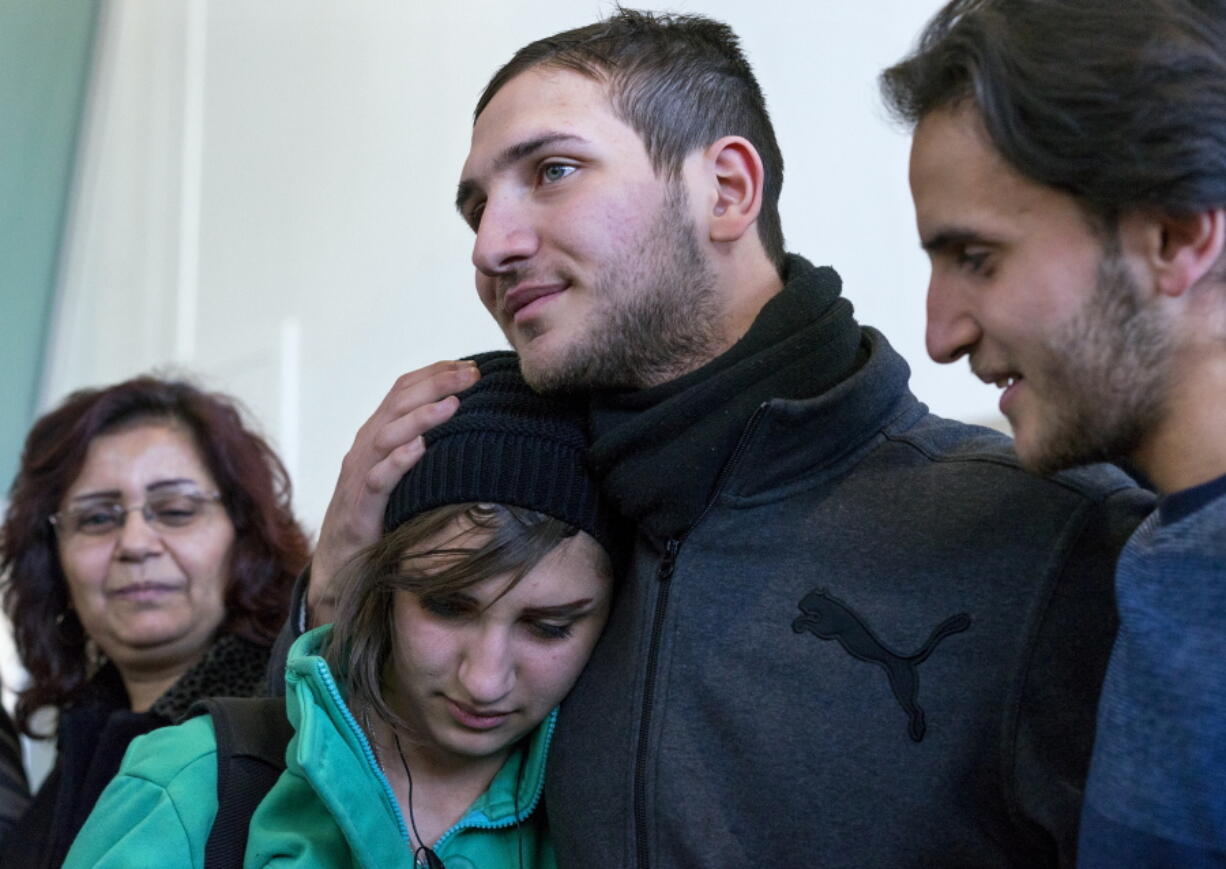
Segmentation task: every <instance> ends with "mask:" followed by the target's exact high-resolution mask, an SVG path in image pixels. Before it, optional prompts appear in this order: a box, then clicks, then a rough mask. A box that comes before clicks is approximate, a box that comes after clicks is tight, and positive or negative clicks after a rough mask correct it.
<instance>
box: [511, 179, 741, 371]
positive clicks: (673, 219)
mask: <svg viewBox="0 0 1226 869" xmlns="http://www.w3.org/2000/svg"><path fill="white" fill-rule="evenodd" d="M590 291H591V292H592V295H593V298H594V299H595V300H596V301H595V304H594V306H593V309H592V310H591V312H590V313H589V322H588V324H587V331H586V333H579V334H577V335H576V336H575V337H574V338H573V340H572V341H571V343H570V344H569V345H568V346H566V347H564V348H562V349H561V351H560V352H559V354H558V355H557V356H556V357H554V358H553V359H550V360H537V359H534V358H533V357H532V355H531V353H525V354H522V356H521V364H522V368H523V374H524V379H525V380H526V381H527V382H528V384H529V385H530V386H531V387H532V388H533V389H535V390H536V391H538V392H543V393H573V392H582V391H588V390H593V389H642V388H645V387H649V386H654V385H656V384H660V383H666V382H668V381H669V380H673V379H675V378H677V377H679V376H681V375H682V374H685V373H686V372H688V371H692V370H693V369H695V368H697V367H699V366H700V365H703V364H705V363H706V362H708V361H710V360H711V359H712V358H714V357H715V356H716V355H717V354H718V353H719V352H720V351H721V350H722V346H721V341H722V335H723V329H722V328H721V326H722V323H721V320H722V309H721V306H720V304H719V300H718V298H717V295H716V291H715V272H714V269H713V268H712V266H711V263H710V262H709V261H708V260H707V258H706V256H705V254H704V253H703V251H702V249H701V247H700V246H699V243H698V237H697V232H696V229H695V226H694V222H693V220H691V219H690V217H689V212H688V207H687V197H686V193H685V189H684V188H683V187H682V186H681V185H680V184H679V183H674V184H670V186H669V190H668V193H667V195H666V196H665V199H664V201H663V202H662V203H661V205H660V209H659V211H658V212H657V214H656V218H655V219H654V220H653V221H652V222H651V223H650V224H649V226H648V228H647V230H646V231H645V232H644V233H643V235H642V237H641V238H640V239H638V243H637V244H627V245H626V246H625V248H624V249H623V250H622V251H621V252H620V255H619V256H618V257H617V258H616V259H615V260H613V261H612V262H609V263H607V264H606V265H605V267H604V268H603V270H602V272H601V274H600V276H599V278H598V279H597V281H596V282H595V283H594V285H593V286H592V287H591V288H590Z"/></svg>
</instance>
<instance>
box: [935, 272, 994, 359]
mask: <svg viewBox="0 0 1226 869" xmlns="http://www.w3.org/2000/svg"><path fill="white" fill-rule="evenodd" d="M980 337H981V332H980V328H979V324H978V323H977V322H976V320H975V318H974V316H973V315H972V313H971V310H970V307H969V306H968V305H967V304H966V300H965V299H964V297H963V292H962V291H961V290H960V289H958V288H956V287H953V286H951V285H950V282H949V281H948V280H943V279H942V278H941V277H940V276H939V275H938V274H937V272H936V271H935V270H934V271H933V273H932V277H931V279H930V280H929V282H928V328H927V332H926V335H925V338H926V342H927V345H928V355H929V356H931V357H932V358H933V360H934V361H936V362H942V363H945V362H954V361H956V360H958V359H960V358H961V357H963V356H965V355H966V354H968V353H970V352H971V350H973V349H974V347H975V345H976V344H977V343H979V339H980Z"/></svg>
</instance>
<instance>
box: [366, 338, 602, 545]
mask: <svg viewBox="0 0 1226 869" xmlns="http://www.w3.org/2000/svg"><path fill="white" fill-rule="evenodd" d="M469 358H470V359H472V360H473V361H474V362H476V363H477V368H478V369H479V370H480V371H481V379H480V380H478V381H477V382H476V384H474V385H473V386H471V387H469V388H468V389H466V390H465V391H464V392H461V393H460V395H459V398H460V407H459V409H458V410H457V411H456V412H455V415H454V416H452V417H451V419H449V420H447V422H445V423H443V424H442V425H440V426H438V427H437V428H434V429H431V430H430V431H428V432H426V434H425V441H426V451H425V454H424V455H423V456H422V458H421V460H420V461H418V463H417V464H416V465H414V466H413V467H412V468H410V469H409V471H408V472H407V473H406V474H405V475H404V476H403V477H402V478H401V480H400V482H399V483H397V484H396V488H395V489H393V490H392V494H391V497H390V499H389V500H388V503H387V512H386V513H384V515H383V528H384V530H385V531H391V530H392V529H393V528H396V527H397V526H399V525H401V524H403V523H404V522H407V521H408V520H409V519H412V518H413V517H414V516H416V515H418V514H419V513H424V512H425V511H427V510H432V509H434V508H435V507H442V506H444V505H446V504H461V503H465V502H468V501H473V502H478V503H494V504H509V505H511V506H514V507H523V508H524V509H527V510H536V511H537V512H539V513H545V514H546V515H549V516H552V517H554V518H555V519H560V520H562V521H563V522H565V523H567V524H568V525H573V526H575V527H576V528H579V529H580V530H582V531H586V532H587V533H588V534H590V535H592V537H594V538H596V541H597V542H598V543H600V545H601V546H603V547H604V548H605V551H607V552H608V553H609V554H610V555H614V554H615V553H616V551H617V532H616V526H615V522H614V521H613V517H612V516H611V514H610V513H609V511H608V510H607V508H606V507H605V506H604V505H603V503H602V502H601V499H600V493H599V490H598V488H597V486H596V482H595V480H594V479H593V478H592V476H591V474H589V473H588V470H587V465H586V463H585V454H586V452H587V407H586V404H585V403H583V402H581V401H574V400H567V399H559V398H546V397H544V396H541V395H537V394H536V393H535V392H533V391H532V390H531V389H530V388H529V387H528V384H527V383H525V382H524V379H523V377H522V376H521V375H520V373H519V357H518V356H516V355H515V354H514V353H512V352H510V351H505V350H502V351H494V352H492V353H480V354H478V355H476V356H471V357H469Z"/></svg>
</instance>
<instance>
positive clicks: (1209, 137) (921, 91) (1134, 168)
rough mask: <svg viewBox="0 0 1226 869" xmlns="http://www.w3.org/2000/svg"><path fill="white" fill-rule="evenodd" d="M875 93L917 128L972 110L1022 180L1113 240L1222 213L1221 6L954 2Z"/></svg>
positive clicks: (1225, 9) (1224, 97) (1225, 172)
mask: <svg viewBox="0 0 1226 869" xmlns="http://www.w3.org/2000/svg"><path fill="white" fill-rule="evenodd" d="M881 86H882V92H883V94H884V96H885V99H886V102H887V104H888V105H889V106H890V108H891V109H892V111H893V112H894V113H895V115H896V116H897V117H899V118H900V119H901V120H903V121H904V122H907V123H909V124H912V125H914V124H917V123H919V121H920V120H921V119H922V118H923V117H924V116H925V115H927V114H929V113H930V112H932V111H934V110H936V109H940V108H942V107H946V106H956V105H957V104H958V103H960V102H963V101H969V102H970V103H971V104H972V105H973V108H975V109H976V110H977V112H978V114H979V116H980V117H981V118H982V121H983V126H984V128H985V129H986V132H987V135H988V139H989V140H990V142H991V143H992V145H993V146H994V147H995V148H996V150H997V151H999V152H1000V154H1001V155H1002V156H1003V157H1004V159H1005V160H1006V161H1007V162H1008V163H1009V164H1010V165H1011V166H1012V167H1013V168H1014V169H1016V170H1017V171H1018V172H1020V173H1021V174H1022V175H1024V176H1026V177H1028V178H1030V179H1031V180H1034V181H1036V182H1038V183H1040V184H1045V185H1048V186H1050V187H1054V188H1057V189H1060V190H1063V191H1065V192H1067V193H1070V194H1071V195H1073V196H1074V197H1075V198H1076V199H1078V200H1079V202H1080V203H1081V204H1082V206H1083V208H1085V209H1086V210H1087V212H1088V213H1089V214H1090V215H1092V216H1093V217H1096V218H1098V219H1099V220H1100V221H1102V222H1103V223H1104V224H1106V225H1107V226H1109V227H1114V225H1115V223H1116V220H1117V218H1118V216H1119V215H1120V213H1122V212H1123V211H1125V210H1128V209H1132V208H1153V209H1156V210H1158V211H1160V212H1163V213H1166V214H1171V215H1186V214H1193V213H1196V212H1199V211H1204V210H1206V209H1210V208H1215V207H1219V206H1222V205H1224V204H1226V2H1224V0H1127V2H1120V0H952V2H950V3H949V4H947V5H946V6H945V7H944V8H943V9H941V11H940V12H938V13H937V14H936V16H935V17H934V18H933V19H932V21H930V22H929V24H928V26H927V28H925V30H924V33H923V35H922V36H921V38H920V41H919V45H918V47H917V49H916V50H915V52H914V53H913V54H912V55H911V56H910V57H908V58H907V59H906V60H904V61H903V62H901V63H899V64H897V65H896V66H893V67H891V68H890V69H887V70H886V71H885V72H884V73H882V76H881Z"/></svg>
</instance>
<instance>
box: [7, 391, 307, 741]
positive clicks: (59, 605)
mask: <svg viewBox="0 0 1226 869" xmlns="http://www.w3.org/2000/svg"><path fill="white" fill-rule="evenodd" d="M158 422H167V423H173V424H177V425H181V426H183V427H184V428H185V429H186V430H187V431H188V432H190V433H191V435H192V439H193V441H194V442H195V445H196V447H197V449H198V450H199V451H200V455H201V457H202V458H203V460H204V464H205V465H206V467H208V469H209V472H210V473H211V474H212V475H213V479H214V480H216V482H217V488H218V490H219V491H220V492H221V499H222V504H224V506H225V508H226V512H227V513H228V514H229V516H230V520H231V522H233V524H234V530H235V537H234V553H233V559H232V567H231V577H230V584H229V586H228V588H227V589H226V599H225V603H226V616H225V620H224V621H223V622H222V625H221V630H222V631H223V632H225V633H232V634H237V635H239V636H241V637H244V638H246V639H248V640H251V641H253V642H256V643H259V644H262V645H268V644H271V642H272V639H273V638H274V637H275V636H276V633H277V630H278V629H279V627H280V625H281V623H282V622H283V621H284V619H285V613H286V610H287V608H288V600H289V593H290V588H291V587H292V585H293V582H294V578H295V576H296V574H297V573H298V571H299V570H301V568H302V566H303V564H305V563H306V558H307V540H306V535H305V534H304V533H303V531H302V528H301V527H300V526H299V525H298V523H297V522H296V521H295V519H294V516H293V512H292V510H291V508H290V495H291V487H290V481H289V477H288V475H287V474H286V472H285V467H284V466H283V465H282V464H281V461H280V459H278V458H277V455H276V453H274V452H273V450H272V448H271V447H269V446H268V444H267V443H265V441H264V439H263V438H261V437H260V436H259V435H258V434H256V433H255V432H253V431H251V430H250V429H248V428H247V427H246V426H245V425H244V424H243V420H242V416H241V415H240V413H239V411H238V409H237V408H236V406H235V404H234V403H233V401H231V400H230V399H228V398H226V397H225V396H222V395H219V394H217V393H209V392H204V391H203V390H200V389H198V388H197V387H195V386H193V385H191V384H189V383H185V382H182V381H168V380H162V379H159V378H155V377H137V378H133V379H132V380H127V381H124V382H123V383H119V384H116V385H114V386H109V387H106V388H104V389H84V390H80V391H78V392H74V393H73V394H72V395H70V396H68V398H67V399H66V400H65V401H64V403H63V404H62V405H60V406H59V407H58V408H56V409H55V410H53V411H51V412H50V413H48V414H46V415H45V416H43V417H42V418H41V419H39V420H38V421H37V422H36V423H35V424H34V427H33V428H32V429H31V430H30V434H29V435H28V436H27V438H26V442H25V448H24V450H23V451H22V456H21V467H20V469H19V470H18V473H17V478H16V479H15V480H14V481H13V486H12V489H11V490H10V493H9V505H8V510H7V513H6V515H5V520H4V528H3V533H2V534H0V573H3V575H4V578H5V579H4V583H5V584H4V610H5V612H6V613H7V615H8V617H9V619H10V621H11V622H12V625H13V633H14V639H15V641H16V645H17V651H18V652H19V654H20V655H21V660H22V663H23V664H24V666H25V668H26V670H27V671H28V672H29V674H30V685H29V687H28V688H26V689H25V690H24V691H22V692H21V694H20V696H19V697H18V701H17V709H16V720H17V726H18V728H19V729H21V730H22V732H24V733H26V734H28V735H30V736H38V735H39V734H36V733H34V731H33V730H32V729H31V725H30V719H31V716H32V715H33V714H34V713H35V712H36V711H37V710H38V709H40V708H42V707H44V706H54V707H56V708H63V707H64V706H66V705H68V704H70V703H71V702H72V700H73V699H74V698H75V697H76V695H77V694H78V692H80V690H81V689H82V687H83V686H84V684H85V682H86V680H87V679H88V678H89V676H90V662H89V661H88V660H87V655H86V641H87V637H86V635H85V631H84V629H83V628H82V626H81V623H80V621H79V620H78V619H77V616H76V614H75V612H73V611H72V610H71V609H70V608H69V592H68V585H67V581H66V580H65V577H64V573H63V570H62V569H61V566H60V562H59V554H58V550H57V548H56V540H55V534H54V529H53V528H52V526H51V524H50V523H49V522H48V517H49V516H50V515H51V514H52V513H54V512H56V511H57V510H58V509H59V505H60V502H61V500H62V499H63V497H64V494H65V492H66V491H67V490H68V488H69V487H70V486H71V485H72V483H73V481H74V480H76V478H77V476H78V475H79V474H80V473H81V469H82V467H83V466H84V464H85V457H86V453H87V451H88V449H89V445H90V443H91V442H92V441H93V440H94V438H96V437H98V436H99V435H102V434H107V433H112V432H115V431H118V430H122V429H126V428H130V427H133V426H136V425H140V424H142V423H158Z"/></svg>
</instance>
